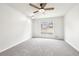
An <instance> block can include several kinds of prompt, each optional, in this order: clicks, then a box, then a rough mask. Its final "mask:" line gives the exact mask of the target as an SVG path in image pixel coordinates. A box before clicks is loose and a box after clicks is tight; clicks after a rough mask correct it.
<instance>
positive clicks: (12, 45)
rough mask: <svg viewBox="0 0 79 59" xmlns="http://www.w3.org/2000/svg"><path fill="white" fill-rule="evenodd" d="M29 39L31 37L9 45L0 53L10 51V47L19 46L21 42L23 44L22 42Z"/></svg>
mask: <svg viewBox="0 0 79 59" xmlns="http://www.w3.org/2000/svg"><path fill="white" fill-rule="evenodd" d="M31 38H32V37H29V36H27V38H25V39H24V40H21V41H20V42H17V43H16V44H12V45H10V46H9V47H7V48H5V49H3V50H1V51H0V53H1V52H3V51H6V50H7V49H10V48H12V47H14V46H16V45H18V44H21V43H22V42H24V41H26V40H28V39H31Z"/></svg>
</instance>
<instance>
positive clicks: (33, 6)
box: [29, 3, 40, 9]
mask: <svg viewBox="0 0 79 59" xmlns="http://www.w3.org/2000/svg"><path fill="white" fill-rule="evenodd" d="M29 5H30V6H32V7H34V8H37V9H40V8H39V7H37V6H35V5H33V4H31V3H30V4H29Z"/></svg>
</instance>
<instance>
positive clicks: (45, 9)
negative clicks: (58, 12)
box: [44, 8, 54, 10]
mask: <svg viewBox="0 0 79 59" xmlns="http://www.w3.org/2000/svg"><path fill="white" fill-rule="evenodd" d="M44 10H54V8H44Z"/></svg>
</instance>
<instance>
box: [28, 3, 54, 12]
mask: <svg viewBox="0 0 79 59" xmlns="http://www.w3.org/2000/svg"><path fill="white" fill-rule="evenodd" d="M29 5H30V6H32V7H34V8H36V9H38V10H37V11H34V12H33V13H37V12H44V11H46V10H54V8H53V7H52V8H45V6H46V5H47V3H40V7H37V6H36V5H34V4H31V3H30V4H29Z"/></svg>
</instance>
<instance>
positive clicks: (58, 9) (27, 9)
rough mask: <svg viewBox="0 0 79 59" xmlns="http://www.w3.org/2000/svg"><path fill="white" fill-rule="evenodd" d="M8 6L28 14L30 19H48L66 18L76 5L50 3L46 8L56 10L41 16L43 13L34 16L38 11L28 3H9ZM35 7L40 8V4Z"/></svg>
mask: <svg viewBox="0 0 79 59" xmlns="http://www.w3.org/2000/svg"><path fill="white" fill-rule="evenodd" d="M8 5H9V6H11V7H13V8H15V9H17V10H18V11H20V12H22V13H24V14H26V15H27V16H29V17H32V15H33V18H47V17H57V16H64V15H65V13H67V12H68V10H70V8H72V7H73V6H74V5H75V4H74V3H48V4H47V5H46V8H47V7H54V8H55V9H54V10H51V11H45V13H44V14H41V13H36V14H33V12H34V11H36V10H38V9H36V8H33V7H31V6H29V4H28V3H9V4H8ZM35 5H37V6H39V3H36V4H35Z"/></svg>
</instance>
